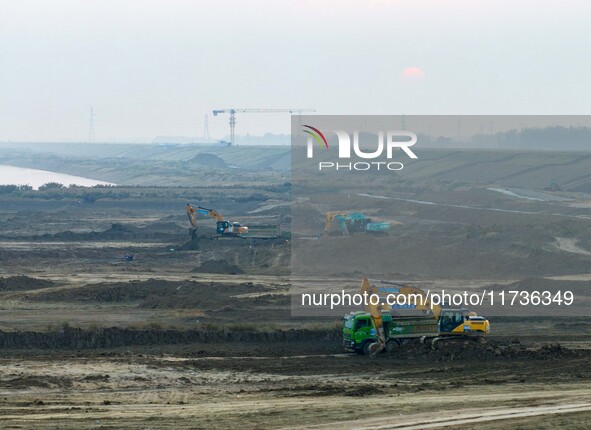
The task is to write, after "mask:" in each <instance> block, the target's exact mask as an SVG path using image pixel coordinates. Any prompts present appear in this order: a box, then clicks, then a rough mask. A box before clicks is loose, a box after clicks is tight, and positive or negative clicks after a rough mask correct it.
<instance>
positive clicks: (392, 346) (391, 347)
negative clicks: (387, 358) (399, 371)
mask: <svg viewBox="0 0 591 430" xmlns="http://www.w3.org/2000/svg"><path fill="white" fill-rule="evenodd" d="M399 347H400V343H398V341H397V340H389V341H388V343H386V351H387V352H388V353H389V354H391V353H393V352H394V351H396V350H397V349H398V348H399Z"/></svg>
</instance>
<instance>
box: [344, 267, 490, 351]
mask: <svg viewBox="0 0 591 430" xmlns="http://www.w3.org/2000/svg"><path fill="white" fill-rule="evenodd" d="M377 282H379V283H380V284H381V285H375V283H374V284H371V283H370V281H369V279H368V278H364V279H363V281H362V282H361V294H362V295H363V296H365V297H370V296H377V297H379V298H380V300H378V301H377V303H375V304H374V302H376V301H375V300H374V301H373V302H372V301H371V300H369V299H368V300H366V301H365V302H364V308H365V312H352V313H351V314H349V315H347V316H345V318H344V321H345V324H344V326H343V344H344V347H345V349H347V350H354V351H356V352H359V353H365V354H370V355H371V356H374V355H376V354H377V353H379V352H380V351H382V350H384V349H387V350H389V351H392V350H393V349H395V348H396V347H397V346H399V345H401V344H403V343H405V342H407V341H409V340H411V339H413V338H423V339H427V338H428V339H431V342H432V345H433V346H435V345H436V344H437V343H438V342H440V341H442V340H449V339H454V338H456V339H457V338H458V337H467V336H470V337H476V336H480V335H485V334H488V333H489V332H490V323H489V321H488V320H487V319H486V318H484V317H482V316H478V315H477V314H476V313H475V312H471V311H469V310H468V309H447V308H442V307H441V306H438V305H434V304H433V303H431V300H430V298H429V296H428V295H427V294H426V293H425V292H424V291H423V290H421V289H420V288H417V287H414V286H412V285H409V284H402V283H397V282H388V281H377ZM387 295H390V296H405V300H404V303H406V304H404V305H394V306H390V305H388V304H387V300H386V298H385V296H387ZM396 302H397V303H400V302H402V300H398V299H396Z"/></svg>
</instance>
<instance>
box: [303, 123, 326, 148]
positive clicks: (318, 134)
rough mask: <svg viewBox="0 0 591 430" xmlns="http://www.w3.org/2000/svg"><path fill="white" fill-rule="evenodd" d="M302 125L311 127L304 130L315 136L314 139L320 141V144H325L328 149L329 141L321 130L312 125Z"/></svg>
mask: <svg viewBox="0 0 591 430" xmlns="http://www.w3.org/2000/svg"><path fill="white" fill-rule="evenodd" d="M302 126H303V127H306V128H308V129H309V130H302V131H303V132H304V133H308V134H309V135H310V136H312V137H313V138H314V140H316V142H318V144H319V145H320V146H324V147H326V149H328V142H327V141H326V137H324V135H323V134H322V132H321V131H320V130H318V129H317V128H316V127H312V126H311V125H306V124H302ZM323 142H324V145H323Z"/></svg>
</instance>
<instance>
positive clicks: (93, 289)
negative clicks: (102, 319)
mask: <svg viewBox="0 0 591 430" xmlns="http://www.w3.org/2000/svg"><path fill="white" fill-rule="evenodd" d="M272 291H273V289H271V288H270V287H267V286H263V285H259V284H253V283H252V282H243V283H240V284H227V283H217V282H194V281H181V282H178V281H163V280H157V279H148V280H146V281H131V282H116V283H100V284H92V285H86V286H83V287H79V288H72V289H63V290H58V291H47V292H41V293H39V294H35V295H31V297H28V299H29V300H34V301H49V302H54V301H59V302H102V303H105V302H106V303H136V304H137V305H138V306H139V307H144V308H150V309H162V308H165V309H174V308H178V309H188V308H192V307H196V308H200V309H209V310H212V311H215V310H219V309H221V308H223V307H226V306H227V305H228V303H238V302H240V301H241V300H243V301H244V302H245V303H246V301H247V299H246V298H245V299H236V298H235V297H234V296H237V295H243V294H253V293H266V292H272Z"/></svg>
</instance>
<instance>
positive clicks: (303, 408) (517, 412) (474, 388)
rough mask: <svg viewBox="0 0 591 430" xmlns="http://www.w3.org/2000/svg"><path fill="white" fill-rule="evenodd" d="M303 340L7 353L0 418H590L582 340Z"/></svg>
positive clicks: (161, 423)
mask: <svg viewBox="0 0 591 430" xmlns="http://www.w3.org/2000/svg"><path fill="white" fill-rule="evenodd" d="M311 344H312V345H313V346H311ZM245 346H246V345H245ZM299 346H300V344H298V342H290V343H289V345H284V344H269V343H259V344H257V343H254V344H253V343H251V344H250V345H249V347H250V349H251V350H252V348H253V347H254V348H258V355H256V356H251V357H243V356H230V355H227V353H226V354H224V353H223V352H222V351H219V350H218V351H215V350H210V351H208V350H207V347H206V349H205V350H198V351H197V350H195V347H192V350H185V351H183V350H178V349H176V350H175V349H173V348H168V350H166V348H164V349H160V350H158V348H148V349H144V350H142V349H139V350H138V349H136V350H125V349H118V350H109V351H100V350H97V351H93V352H91V353H88V352H84V351H78V352H68V353H64V354H47V353H43V352H39V351H36V352H33V353H27V354H23V353H20V354H19V353H13V354H11V355H10V356H9V357H2V358H1V359H0V366H1V367H2V378H1V380H0V416H1V417H2V418H0V419H1V420H2V428H7V429H12V428H62V429H77V428H146V427H148V428H162V429H164V428H204V429H206V428H230V427H235V426H236V425H237V423H239V425H240V427H243V428H261V427H264V428H394V427H396V428H443V427H446V428H449V427H454V428H466V429H468V428H474V426H475V425H478V426H479V428H491V429H493V428H494V429H496V428H507V426H508V424H510V425H511V426H517V425H518V426H519V428H527V429H534V428H556V427H561V426H562V427H567V428H588V427H586V426H587V425H588V423H589V416H590V414H591V396H590V389H591V381H590V378H589V372H588V369H589V365H590V364H591V363H590V361H591V351H589V350H576V351H573V350H568V349H564V348H561V347H559V346H557V345H550V346H540V345H530V346H525V345H517V346H515V345H513V346H511V347H510V348H511V351H508V350H507V349H508V347H507V346H506V345H504V344H499V343H493V344H492V345H485V346H482V347H481V348H480V349H479V350H478V351H474V350H472V351H470V352H469V353H468V354H467V355H466V356H463V355H462V354H463V353H464V354H465V353H466V349H465V348H459V347H454V348H451V350H443V351H442V350H438V351H430V350H423V348H422V347H420V346H416V345H412V346H410V347H408V349H407V350H406V351H401V354H399V355H398V356H387V355H384V356H382V357H378V358H376V359H373V360H370V359H368V357H365V356H355V355H350V354H342V353H333V354H322V353H320V352H328V351H335V350H338V341H325V342H322V341H320V340H318V339H316V340H314V339H312V341H311V342H306V344H305V345H303V346H302V350H303V351H305V352H307V354H301V353H300V355H298V352H299V351H298V349H299V348H298V347H299ZM499 348H501V349H502V350H503V351H500V350H499ZM314 349H315V350H316V351H313V350H314ZM286 351H289V355H284V353H285V352H286ZM220 352H221V353H220ZM236 352H237V353H238V354H239V353H240V352H239V351H236ZM313 352H316V353H315V354H314V353H313ZM429 426H431V427H429Z"/></svg>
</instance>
